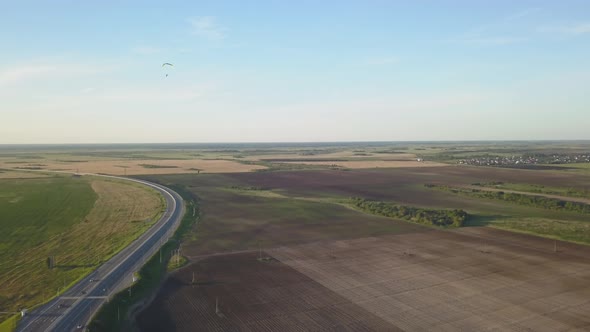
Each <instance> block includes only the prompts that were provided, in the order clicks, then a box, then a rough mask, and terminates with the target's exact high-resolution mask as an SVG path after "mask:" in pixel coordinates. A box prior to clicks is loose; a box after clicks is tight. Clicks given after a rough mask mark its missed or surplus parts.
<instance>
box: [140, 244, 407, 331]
mask: <svg viewBox="0 0 590 332" xmlns="http://www.w3.org/2000/svg"><path fill="white" fill-rule="evenodd" d="M263 257H266V254H265V253H263ZM257 258H258V253H244V254H236V255H223V256H215V257H211V258H208V259H205V260H202V261H200V262H198V263H196V264H195V265H192V266H190V267H188V268H185V269H183V270H181V271H179V272H178V273H175V274H174V275H173V276H172V277H171V278H170V279H169V280H168V281H167V282H166V284H165V285H164V288H163V291H162V292H160V295H159V296H158V297H157V298H156V299H155V301H154V302H153V303H152V304H151V305H150V306H149V307H148V308H147V309H146V310H145V311H143V312H142V313H141V314H140V315H139V317H138V323H139V327H140V330H141V331H146V332H151V331H154V332H156V331H284V332H286V331H398V330H399V329H396V328H395V326H393V325H391V324H389V323H387V322H385V321H384V320H382V319H380V318H378V317H376V316H375V315H373V314H372V313H370V312H368V311H367V310H364V309H362V308H360V307H359V306H357V305H355V304H353V303H351V302H350V301H348V300H347V299H345V298H344V297H342V296H340V295H338V294H336V293H334V292H332V291H330V290H329V289H327V288H325V287H323V286H322V285H320V284H318V283H317V282H314V281H313V280H311V279H309V278H308V277H306V276H305V275H303V274H301V273H298V272H297V271H295V270H293V269H292V268H290V267H288V266H286V265H284V264H282V263H280V262H278V261H276V260H271V261H268V262H262V261H259V260H257ZM193 273H194V277H195V284H192V280H193V279H192V278H193ZM216 301H217V303H218V305H217V308H218V310H217V312H216Z"/></svg>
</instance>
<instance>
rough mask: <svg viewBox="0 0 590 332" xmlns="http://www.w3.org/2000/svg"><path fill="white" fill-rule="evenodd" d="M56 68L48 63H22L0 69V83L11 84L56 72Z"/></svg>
mask: <svg viewBox="0 0 590 332" xmlns="http://www.w3.org/2000/svg"><path fill="white" fill-rule="evenodd" d="M57 70H58V68H57V67H56V66H50V65H24V66H19V67H14V68H8V69H5V70H3V71H0V85H3V84H11V83H16V82H19V81H24V80H27V79H31V78H36V77H40V76H44V75H47V74H49V73H53V72H56V71H57Z"/></svg>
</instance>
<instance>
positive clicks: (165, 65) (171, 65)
mask: <svg viewBox="0 0 590 332" xmlns="http://www.w3.org/2000/svg"><path fill="white" fill-rule="evenodd" d="M170 67H174V65H173V64H171V63H170V62H164V63H163V64H162V68H166V77H168V68H170Z"/></svg>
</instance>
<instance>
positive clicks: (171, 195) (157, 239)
mask: <svg viewBox="0 0 590 332" xmlns="http://www.w3.org/2000/svg"><path fill="white" fill-rule="evenodd" d="M88 175H95V176H96V174H88ZM100 176H103V177H110V178H117V179H123V180H126V181H134V182H139V183H142V184H145V185H147V186H150V187H152V188H154V189H156V190H157V191H159V192H160V193H161V194H162V195H163V196H164V197H165V199H166V211H165V212H164V214H163V215H162V217H161V218H160V220H158V222H156V223H155V224H154V226H152V227H151V228H150V229H149V230H147V231H146V232H145V233H144V234H142V235H141V236H140V237H139V238H138V239H136V240H135V241H133V243H131V244H130V245H129V246H128V247H126V248H125V249H123V250H122V251H121V252H119V253H118V254H116V255H115V256H113V257H112V258H111V259H110V260H108V261H107V262H106V263H104V264H103V265H101V266H100V267H99V268H97V269H96V270H95V271H94V272H92V273H90V274H89V275H88V276H86V277H85V278H84V279H82V280H81V281H79V282H78V283H76V284H75V285H74V286H72V287H71V288H70V289H68V290H67V291H66V292H64V293H63V294H61V295H60V296H59V297H56V298H55V299H53V300H52V301H50V302H48V303H46V304H44V305H42V306H40V307H39V308H36V309H35V310H33V311H31V312H30V313H28V314H27V315H26V316H25V317H23V318H22V319H21V321H20V322H19V325H18V326H17V331H60V332H61V331H82V330H84V329H83V327H85V326H86V325H87V323H88V322H89V320H90V319H91V318H92V316H93V315H94V314H95V313H96V311H98V309H99V308H100V306H101V305H102V304H103V303H104V302H105V301H108V299H109V297H110V296H112V295H114V294H116V293H117V292H119V291H120V290H122V289H125V288H126V287H128V286H130V285H131V284H132V283H133V273H134V272H137V271H139V269H140V268H141V266H142V265H143V264H144V263H145V262H146V261H147V260H148V259H149V258H150V257H151V256H152V255H153V254H155V253H156V251H157V250H158V249H159V248H160V247H161V246H162V244H164V243H165V242H166V241H167V240H168V238H169V237H170V236H172V234H173V233H174V231H175V230H176V228H177V227H178V225H179V224H180V220H181V219H182V216H183V215H184V204H183V200H182V198H181V197H180V195H178V194H177V193H176V192H174V191H173V190H170V189H168V188H166V187H164V186H160V185H158V184H155V183H151V182H147V181H142V180H135V179H128V178H120V177H115V176H108V175H100ZM88 241H92V234H88ZM79 326H80V327H79Z"/></svg>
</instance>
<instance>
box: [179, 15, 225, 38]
mask: <svg viewBox="0 0 590 332" xmlns="http://www.w3.org/2000/svg"><path fill="white" fill-rule="evenodd" d="M188 22H189V24H190V26H191V29H192V30H191V33H192V34H194V35H197V36H200V37H204V38H207V39H211V40H220V39H224V38H225V37H226V32H227V28H225V27H223V26H221V25H219V24H218V23H217V19H216V18H215V17H213V16H202V17H195V18H190V19H189V20H188Z"/></svg>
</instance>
